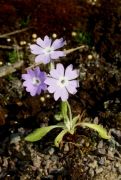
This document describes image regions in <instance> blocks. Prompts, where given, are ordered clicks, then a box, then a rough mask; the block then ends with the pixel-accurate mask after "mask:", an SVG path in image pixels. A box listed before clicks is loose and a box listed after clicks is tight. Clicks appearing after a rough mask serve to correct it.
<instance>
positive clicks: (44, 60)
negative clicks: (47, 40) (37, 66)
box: [35, 54, 50, 64]
mask: <svg viewBox="0 0 121 180" xmlns="http://www.w3.org/2000/svg"><path fill="white" fill-rule="evenodd" d="M35 62H36V63H43V64H47V63H49V62H50V55H49V54H48V55H45V54H40V55H38V56H37V57H36V58H35Z"/></svg>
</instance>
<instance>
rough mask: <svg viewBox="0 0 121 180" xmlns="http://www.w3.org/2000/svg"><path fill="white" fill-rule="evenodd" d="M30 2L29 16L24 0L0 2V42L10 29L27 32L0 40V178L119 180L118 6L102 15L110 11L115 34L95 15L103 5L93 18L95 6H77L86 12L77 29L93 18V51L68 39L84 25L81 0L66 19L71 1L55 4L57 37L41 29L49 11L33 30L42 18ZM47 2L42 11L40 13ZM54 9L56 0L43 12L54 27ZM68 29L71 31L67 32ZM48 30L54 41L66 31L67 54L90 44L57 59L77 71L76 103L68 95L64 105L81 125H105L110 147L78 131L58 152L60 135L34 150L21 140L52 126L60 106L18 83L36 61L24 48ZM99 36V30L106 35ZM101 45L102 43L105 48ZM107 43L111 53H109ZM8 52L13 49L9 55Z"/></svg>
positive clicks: (120, 82)
mask: <svg viewBox="0 0 121 180" xmlns="http://www.w3.org/2000/svg"><path fill="white" fill-rule="evenodd" d="M27 2H28V1H27ZM35 2H36V1H35ZM35 2H34V3H33V4H32V2H31V0H29V3H30V4H29V8H30V9H28V4H27V3H25V2H23V1H22V0H20V1H19V2H18V4H17V3H16V2H15V1H13V2H12V1H6V2H5V1H4V0H3V1H1V2H0V6H1V7H2V8H1V10H0V12H2V18H1V20H0V24H1V29H0V36H1V35H3V34H5V33H9V32H13V31H15V30H21V29H22V28H26V27H27V28H28V29H27V30H25V31H23V32H18V33H15V34H13V35H6V37H3V38H0V71H3V66H5V73H6V75H5V76H1V77H0V179H1V180H2V179H3V180H17V179H18V180H19V179H20V180H34V179H36V180H40V179H42V180H44V179H50V180H51V179H54V180H66V179H70V180H80V179H82V180H109V179H110V180H120V179H121V97H120V94H121V53H120V48H118V47H120V43H119V41H118V40H117V37H118V39H119V35H120V28H119V27H117V26H118V25H116V24H117V23H118V24H120V21H121V19H120V17H121V13H120V7H121V6H118V11H117V12H118V15H117V14H116V15H115V13H116V7H117V6H116V5H117V4H118V2H117V1H115V2H114V1H111V2H110V3H109V5H110V6H109V7H110V8H108V10H107V12H106V13H109V14H110V13H112V12H113V13H112V14H111V16H110V18H111V20H112V21H110V22H112V25H110V26H109V27H112V28H111V29H110V31H109V29H108V28H105V26H104V25H105V21H103V20H102V19H101V18H102V13H101V15H100V14H99V12H100V11H98V10H99V9H100V8H101V7H102V8H103V10H104V9H105V10H106V7H107V4H105V7H104V6H103V4H102V5H100V6H99V4H97V6H96V7H95V9H96V10H95V13H94V14H92V11H93V10H94V5H93V7H92V6H91V5H90V3H89V4H85V3H84V2H83V3H82V4H81V5H83V6H82V7H81V9H82V10H83V16H82V17H85V19H83V21H81V23H82V24H83V22H85V24H86V25H85V26H86V27H88V28H89V26H87V23H88V21H87V17H89V15H90V13H91V17H95V18H94V22H93V23H94V24H93V27H94V29H95V31H93V30H94V29H93V28H92V29H90V32H91V33H92V32H93V38H94V37H95V39H94V40H93V42H92V44H93V46H90V44H87V42H88V41H85V42H82V41H81V42H80V41H79V40H78V41H77V38H76V37H75V36H71V32H72V31H74V30H76V29H77V30H76V32H77V31H78V29H79V28H80V26H81V24H80V23H79V22H80V19H79V17H80V16H79V14H80V11H79V9H78V8H77V7H78V3H80V1H77V2H76V3H74V1H73V0H71V3H70V6H69V8H68V11H66V12H65V11H64V9H65V8H67V5H68V1H67V0H66V1H65V3H62V4H61V2H60V1H59V3H60V8H59V11H57V9H56V12H55V14H56V15H57V16H59V18H60V22H61V18H62V17H63V19H64V17H66V19H65V22H61V23H60V24H59V23H57V26H54V31H53V28H52V24H51V23H50V24H49V25H48V26H46V24H47V23H48V21H49V19H48V18H49V16H46V15H48V13H47V12H46V8H45V9H43V11H42V12H43V13H45V14H46V15H44V19H45V24H44V25H43V26H42V29H41V31H40V33H39V30H40V26H38V27H37V23H38V20H39V17H40V15H38V16H37V13H38V12H39V10H40V9H39V8H40V6H38V8H37V10H35V11H32V6H33V5H34V6H35V5H36V3H35ZM49 2H50V1H49V0H48V1H47V2H46V3H47V4H48V3H49ZM116 2H117V4H116ZM41 3H42V2H41ZM46 3H45V4H44V3H42V4H41V5H42V6H43V7H45V5H46ZM103 3H104V0H103ZM111 5H115V8H114V9H111ZM56 6H57V4H56V2H55V1H54V6H53V7H51V8H50V9H49V8H47V9H48V11H49V10H50V12H51V20H52V18H53V19H54V15H53V14H52V11H53V8H55V7H56ZM73 6H74V8H77V9H78V11H76V14H75V16H74V18H76V17H78V18H77V19H76V20H77V21H76V22H73V21H72V22H71V20H70V15H69V13H70V12H73ZM23 7H24V10H26V9H28V11H24V12H23V14H22V11H21V9H22V8H23ZM87 7H92V10H89V14H88V16H87V14H86V13H87V12H86V13H84V12H85V8H87ZM62 9H63V14H62V17H61V16H60V15H59V14H60V11H61V10H62ZM113 10H114V11H113ZM6 11H7V12H8V13H7V14H6V13H5V12H6ZM86 11H87V10H86ZM30 12H31V13H33V15H34V16H33V17H32V18H31V14H29V15H30V20H29V21H28V22H27V17H28V14H27V13H30ZM64 12H65V14H64ZM102 12H103V11H102ZM5 14H6V15H5ZM97 15H98V18H99V17H100V18H99V19H98V18H97V19H96V17H97ZM36 16H37V17H36ZM105 16H106V15H105ZM8 17H9V19H8ZM35 17H36V18H35ZM113 17H114V18H113ZM56 18H57V17H56ZM56 18H55V19H54V20H53V24H54V25H55V22H57V19H56ZM5 19H8V20H9V23H7V22H5V23H4V21H5ZM92 19H93V18H92ZM84 20H85V21H84ZM13 22H15V23H13ZM32 22H34V26H35V28H34V27H32V26H31V23H32ZM90 22H92V21H90ZM68 23H69V27H68V26H67V24H68ZM41 24H42V22H41ZM101 25H102V27H103V28H102V29H101ZM45 27H48V28H47V29H48V30H49V28H50V34H51V36H52V32H53V33H57V34H59V35H60V33H59V32H61V30H62V29H61V27H63V28H66V30H63V31H62V35H64V37H65V39H66V35H67V44H68V45H67V47H66V49H69V48H73V47H77V46H79V45H80V44H83V43H84V44H86V45H88V48H84V49H83V50H78V51H75V52H73V53H71V54H69V55H68V56H67V57H65V58H63V59H61V61H62V63H64V65H65V66H67V65H68V64H70V63H72V64H74V67H79V68H80V88H79V90H78V93H77V94H76V95H75V96H70V99H69V102H70V104H71V105H72V112H73V114H74V115H77V114H81V113H82V112H83V111H85V114H84V117H83V120H86V121H90V122H95V123H99V124H102V125H103V126H104V127H105V128H106V129H107V131H108V132H109V133H110V134H111V135H112V139H111V140H110V141H107V140H103V139H101V138H100V137H99V136H98V134H97V133H95V132H94V131H92V130H89V129H81V128H80V129H77V132H76V134H75V135H74V136H70V135H66V136H65V137H64V139H63V141H62V143H61V144H60V147H59V148H56V147H55V146H54V143H53V140H54V138H55V136H56V135H57V134H58V132H59V131H58V130H57V131H52V132H51V133H49V134H48V135H47V136H46V137H44V138H43V139H42V140H41V141H38V142H35V143H28V142H26V141H24V137H25V136H26V135H27V134H29V133H30V132H32V131H33V130H34V129H36V128H38V127H41V126H47V125H52V124H55V123H56V122H57V121H56V120H55V118H54V114H56V113H57V112H58V111H59V103H60V102H59V101H58V102H55V101H54V99H53V96H51V95H49V94H48V93H46V94H41V95H40V96H36V97H31V96H30V95H29V94H28V93H26V92H25V90H24V89H23V87H22V80H21V74H22V73H23V72H25V68H26V67H28V66H30V65H31V64H32V62H33V56H32V55H31V54H30V51H29V48H28V47H29V43H31V42H34V40H35V39H36V38H35V37H34V36H33V34H36V33H37V34H38V35H39V36H41V37H43V35H45V30H43V29H45ZM68 28H69V29H71V28H72V29H71V31H68ZM96 28H97V29H96ZM116 28H117V29H116ZM82 29H83V28H82ZM56 30H59V32H56ZM84 30H85V29H84ZM98 30H99V31H98ZM101 30H103V33H102V32H101ZM104 32H106V35H107V36H106V35H104V34H105V33H104ZM112 32H113V37H114V35H115V34H116V32H117V36H116V39H113V41H112V37H111V33H112ZM69 33H70V34H69ZM96 33H97V34H96ZM101 33H102V34H101ZM62 35H61V36H62ZM105 36H106V37H105ZM100 37H101V38H100ZM105 38H106V40H105V41H104V39H105ZM107 42H108V43H107ZM110 42H111V46H110V49H108V47H109V44H110ZM96 43H97V44H96ZM106 43H107V44H106ZM106 45H107V46H106ZM118 45H119V46H118ZM5 46H7V47H5ZM8 47H11V49H10V48H8ZM16 47H20V49H19V50H18V49H17V48H16ZM113 48H114V49H113ZM99 49H100V50H99ZM107 49H108V50H107ZM13 50H15V51H16V50H17V55H16V56H15V57H14V55H13V54H12V58H11V56H10V53H11V52H13ZM113 50H114V51H113ZM110 52H111V53H110ZM16 60H19V61H21V60H24V64H23V65H22V66H20V67H19V68H18V69H16V71H15V72H13V73H10V71H8V72H7V68H6V67H8V66H10V65H11V67H13V63H15V62H16ZM42 68H43V67H42ZM0 74H1V72H0Z"/></svg>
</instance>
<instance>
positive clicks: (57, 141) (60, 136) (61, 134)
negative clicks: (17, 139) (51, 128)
mask: <svg viewBox="0 0 121 180" xmlns="http://www.w3.org/2000/svg"><path fill="white" fill-rule="evenodd" d="M67 132H68V129H63V130H62V131H61V132H60V133H59V134H58V136H57V137H56V138H55V142H54V143H55V146H56V147H59V144H60V142H61V141H62V139H63V136H64V135H65V134H66V133H67Z"/></svg>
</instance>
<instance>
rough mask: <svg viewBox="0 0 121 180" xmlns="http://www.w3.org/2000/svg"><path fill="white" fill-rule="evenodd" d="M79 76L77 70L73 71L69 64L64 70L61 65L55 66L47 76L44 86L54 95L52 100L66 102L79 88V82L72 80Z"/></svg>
mask: <svg viewBox="0 0 121 180" xmlns="http://www.w3.org/2000/svg"><path fill="white" fill-rule="evenodd" d="M78 76H79V71H78V70H73V66H72V64H70V65H69V66H68V67H67V68H66V70H64V67H63V65H62V64H60V63H59V64H57V66H56V68H55V69H52V70H51V71H50V74H49V76H48V77H47V78H46V80H45V84H47V85H49V86H48V91H49V92H50V93H54V99H55V100H58V99H59V97H60V98H61V99H62V101H66V100H67V99H68V97H69V93H70V94H75V93H76V92H77V89H76V88H77V87H79V81H78V80H74V79H75V78H77V77H78Z"/></svg>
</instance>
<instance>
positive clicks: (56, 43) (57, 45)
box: [52, 38, 66, 50]
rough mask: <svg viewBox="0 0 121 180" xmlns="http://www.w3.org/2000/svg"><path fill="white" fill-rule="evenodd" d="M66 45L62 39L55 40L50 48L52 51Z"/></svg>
mask: <svg viewBox="0 0 121 180" xmlns="http://www.w3.org/2000/svg"><path fill="white" fill-rule="evenodd" d="M65 44H66V41H63V38H60V39H56V40H55V41H54V42H53V44H52V47H53V48H54V50H56V49H58V48H61V47H63V46H64V45H65Z"/></svg>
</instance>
